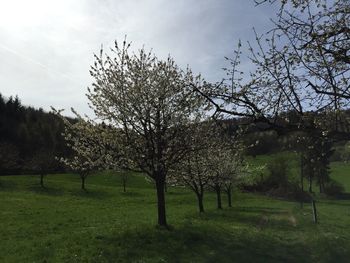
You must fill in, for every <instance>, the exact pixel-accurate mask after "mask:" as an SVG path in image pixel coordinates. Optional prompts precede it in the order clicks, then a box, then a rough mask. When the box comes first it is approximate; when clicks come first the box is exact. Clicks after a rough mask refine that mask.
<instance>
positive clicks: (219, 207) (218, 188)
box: [215, 186, 222, 209]
mask: <svg viewBox="0 0 350 263" xmlns="http://www.w3.org/2000/svg"><path fill="white" fill-rule="evenodd" d="M215 191H216V200H217V207H218V209H222V205H221V189H220V187H218V186H216V187H215Z"/></svg>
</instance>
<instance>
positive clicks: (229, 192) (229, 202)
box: [226, 188, 232, 207]
mask: <svg viewBox="0 0 350 263" xmlns="http://www.w3.org/2000/svg"><path fill="white" fill-rule="evenodd" d="M226 193H227V202H228V207H232V193H231V188H229V189H227V191H226Z"/></svg>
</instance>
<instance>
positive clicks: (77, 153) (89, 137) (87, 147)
mask: <svg viewBox="0 0 350 263" xmlns="http://www.w3.org/2000/svg"><path fill="white" fill-rule="evenodd" d="M53 111H54V112H55V113H56V114H57V115H58V116H60V117H61V118H62V120H63V122H64V125H65V127H64V138H65V140H66V143H67V146H68V147H70V148H71V149H72V151H73V154H72V155H71V156H69V157H58V159H59V161H60V162H61V163H63V164H64V165H66V166H67V167H69V168H70V169H71V170H72V171H73V172H75V173H77V174H78V175H79V176H80V179H81V189H82V190H85V180H86V178H87V177H88V175H89V174H90V173H91V172H93V171H95V170H98V169H103V168H104V167H105V163H106V158H107V157H106V146H105V145H106V144H108V142H106V141H105V138H107V137H106V136H105V134H104V133H105V132H106V129H105V128H104V127H103V126H102V125H98V124H95V123H94V122H92V121H91V120H85V119H84V118H83V117H82V116H80V115H79V114H78V113H77V112H76V111H74V109H72V111H73V113H74V114H75V115H76V121H75V122H74V123H71V122H70V121H69V120H68V119H67V118H65V117H63V116H62V115H61V111H58V110H55V109H54V108H53Z"/></svg>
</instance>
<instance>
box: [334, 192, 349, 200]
mask: <svg viewBox="0 0 350 263" xmlns="http://www.w3.org/2000/svg"><path fill="white" fill-rule="evenodd" d="M336 199H337V200H350V193H340V194H339V195H338V196H337V197H336Z"/></svg>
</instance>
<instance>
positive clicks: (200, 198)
mask: <svg viewBox="0 0 350 263" xmlns="http://www.w3.org/2000/svg"><path fill="white" fill-rule="evenodd" d="M196 195H197V199H198V209H199V212H200V213H204V206H203V193H196Z"/></svg>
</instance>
